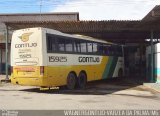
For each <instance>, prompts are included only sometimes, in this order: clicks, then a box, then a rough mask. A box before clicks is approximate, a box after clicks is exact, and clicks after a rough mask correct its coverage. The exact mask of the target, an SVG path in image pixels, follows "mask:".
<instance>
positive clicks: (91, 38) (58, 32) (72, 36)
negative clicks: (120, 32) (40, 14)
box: [42, 28, 114, 44]
mask: <svg viewBox="0 0 160 116" xmlns="http://www.w3.org/2000/svg"><path fill="white" fill-rule="evenodd" d="M42 29H44V30H46V31H47V30H48V31H49V33H52V34H55V35H62V36H65V37H71V38H76V39H82V40H90V41H95V42H100V43H106V44H114V43H111V42H107V41H104V40H100V39H98V38H93V37H89V36H85V35H80V34H67V33H62V32H60V31H57V30H54V29H48V28H42Z"/></svg>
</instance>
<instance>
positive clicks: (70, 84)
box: [67, 73, 76, 90]
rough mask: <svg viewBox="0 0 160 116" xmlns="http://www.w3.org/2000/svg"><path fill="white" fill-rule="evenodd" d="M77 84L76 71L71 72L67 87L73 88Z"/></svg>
mask: <svg viewBox="0 0 160 116" xmlns="http://www.w3.org/2000/svg"><path fill="white" fill-rule="evenodd" d="M75 85H76V75H75V74H74V73H69V74H68V77H67V88H68V89H70V90H73V89H74V88H75Z"/></svg>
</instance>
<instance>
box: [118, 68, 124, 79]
mask: <svg viewBox="0 0 160 116" xmlns="http://www.w3.org/2000/svg"><path fill="white" fill-rule="evenodd" d="M118 77H123V69H122V68H120V69H119V71H118Z"/></svg>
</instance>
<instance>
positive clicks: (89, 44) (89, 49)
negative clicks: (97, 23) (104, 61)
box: [87, 42, 93, 53]
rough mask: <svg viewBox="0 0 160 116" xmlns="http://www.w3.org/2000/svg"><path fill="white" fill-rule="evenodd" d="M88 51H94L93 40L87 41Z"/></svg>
mask: <svg viewBox="0 0 160 116" xmlns="http://www.w3.org/2000/svg"><path fill="white" fill-rule="evenodd" d="M87 51H88V52H89V53H92V51H93V47H92V43H91V42H87Z"/></svg>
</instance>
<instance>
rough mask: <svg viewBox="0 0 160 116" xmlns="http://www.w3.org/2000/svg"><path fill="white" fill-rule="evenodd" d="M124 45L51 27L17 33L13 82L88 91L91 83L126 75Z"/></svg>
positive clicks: (13, 58) (12, 54)
mask: <svg viewBox="0 0 160 116" xmlns="http://www.w3.org/2000/svg"><path fill="white" fill-rule="evenodd" d="M122 51H123V50H122V46H121V45H117V44H113V43H109V42H106V41H103V40H98V39H95V38H91V37H86V36H81V35H70V34H65V33H62V32H59V31H56V30H52V29H47V28H41V27H37V28H28V29H21V30H16V31H14V33H13V36H12V43H11V66H12V74H11V81H12V83H14V84H20V85H31V86H40V87H54V86H63V85H67V87H68V88H69V89H74V88H76V87H79V88H84V87H85V86H86V83H87V82H88V81H93V80H100V79H107V78H113V77H122V76H123V74H124V73H123V71H124V69H123V64H124V63H123V55H122V54H123V53H122Z"/></svg>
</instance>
